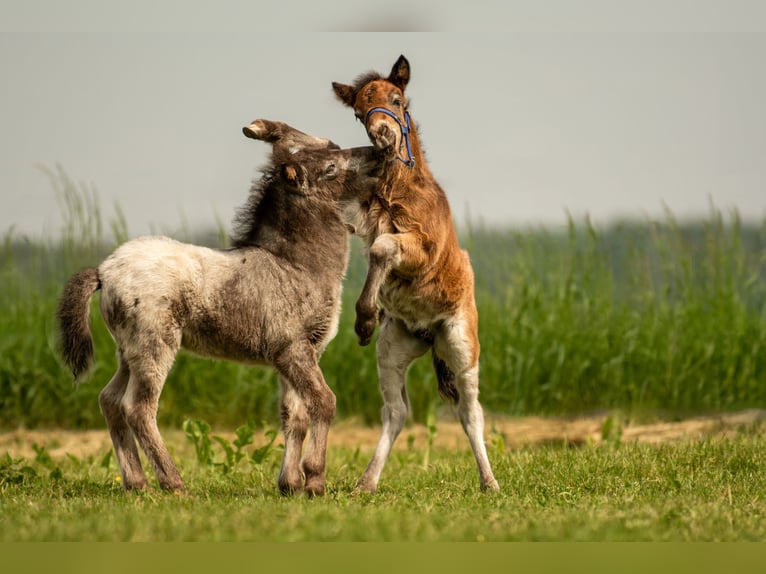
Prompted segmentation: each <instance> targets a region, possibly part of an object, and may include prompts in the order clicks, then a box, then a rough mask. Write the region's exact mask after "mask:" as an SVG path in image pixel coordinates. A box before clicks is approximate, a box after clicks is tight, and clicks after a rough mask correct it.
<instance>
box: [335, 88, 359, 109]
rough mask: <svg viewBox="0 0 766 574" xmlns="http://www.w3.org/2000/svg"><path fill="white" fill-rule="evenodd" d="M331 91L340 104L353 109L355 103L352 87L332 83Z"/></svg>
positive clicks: (354, 91) (354, 93) (354, 92)
mask: <svg viewBox="0 0 766 574" xmlns="http://www.w3.org/2000/svg"><path fill="white" fill-rule="evenodd" d="M332 90H333V92H335V96H336V97H337V98H338V99H339V100H340V101H341V102H343V103H344V104H346V105H347V106H350V107H352V108H353V107H354V102H356V90H355V89H354V88H353V86H348V85H346V84H340V83H338V82H333V83H332Z"/></svg>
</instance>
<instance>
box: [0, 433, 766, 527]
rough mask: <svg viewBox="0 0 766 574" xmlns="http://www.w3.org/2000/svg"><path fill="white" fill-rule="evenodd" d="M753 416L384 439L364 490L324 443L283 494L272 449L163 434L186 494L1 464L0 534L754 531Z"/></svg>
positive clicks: (85, 472) (81, 467)
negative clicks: (518, 439) (388, 446)
mask: <svg viewBox="0 0 766 574" xmlns="http://www.w3.org/2000/svg"><path fill="white" fill-rule="evenodd" d="M763 438H764V437H763V428H761V427H751V428H748V429H743V430H742V431H741V432H739V434H738V435H737V436H736V437H733V438H729V439H712V438H710V439H705V440H700V441H691V442H684V443H679V444H666V445H661V446H656V445H652V446H649V445H640V444H626V443H619V442H614V441H612V442H609V443H602V444H600V445H595V444H590V445H585V446H582V447H580V448H567V447H563V446H561V447H558V446H550V445H549V446H542V447H541V446H536V447H527V448H523V449H520V450H511V451H506V450H504V449H503V448H502V445H498V444H493V445H491V448H490V455H491V458H492V460H493V464H494V467H495V474H496V476H497V477H498V479H499V480H500V482H501V485H502V491H501V492H500V493H497V494H482V493H480V492H479V491H478V484H477V482H478V481H477V476H476V470H475V464H474V461H473V458H472V456H471V454H470V452H469V451H467V450H466V451H461V452H456V451H451V450H446V449H436V450H435V451H434V452H432V453H431V457H430V463H429V464H428V466H427V468H424V467H423V452H422V450H421V449H417V448H413V449H409V450H402V451H395V452H394V454H392V456H391V459H390V461H389V464H388V466H387V468H386V470H385V472H384V475H383V478H382V481H381V484H380V488H379V490H378V492H377V493H376V494H375V495H374V496H370V495H360V496H357V497H352V496H350V491H351V489H352V488H353V485H354V482H355V480H356V479H357V478H358V477H359V475H360V474H361V472H362V471H363V469H364V466H365V464H366V463H367V458H368V455H369V452H359V449H354V448H341V447H338V448H331V449H330V451H329V453H328V469H329V472H328V489H329V492H328V495H327V496H326V497H324V498H321V499H309V498H306V497H298V498H284V497H281V496H279V495H278V493H277V490H276V485H275V480H276V474H277V471H278V465H279V456H280V452H279V449H272V450H271V451H270V452H269V453H268V456H266V458H265V459H264V460H262V461H261V462H260V463H259V464H253V463H249V462H247V461H245V460H243V461H240V463H239V464H238V465H237V466H236V467H234V468H232V469H229V470H228V472H226V473H224V472H223V471H222V469H221V467H214V466H209V465H201V464H199V463H198V462H196V461H195V460H194V457H193V456H190V455H189V452H190V451H189V445H188V444H186V445H180V444H176V445H172V446H171V448H172V449H173V450H174V451H175V452H176V453H178V452H179V451H181V452H184V453H185V455H184V456H183V457H177V459H178V461H179V463H180V464H181V468H182V474H183V475H184V477H185V480H186V481H187V484H188V486H189V494H188V496H175V495H172V494H167V493H163V492H156V491H155V492H147V493H138V494H136V493H130V494H127V493H125V492H123V491H122V489H121V487H120V486H119V484H118V483H117V482H116V480H115V475H116V474H117V472H116V469H115V466H114V460H113V457H112V458H110V457H108V456H97V457H92V458H88V459H85V460H81V459H76V458H74V457H68V458H65V459H63V460H51V459H50V457H49V456H47V453H46V451H45V449H44V448H39V449H38V454H37V457H36V459H35V460H19V459H12V458H8V457H6V458H5V459H4V460H3V459H0V460H2V462H0V514H1V515H2V516H3V520H2V521H0V541H3V542H10V541H74V540H78V541H155V542H161V541H262V542H266V541H407V542H416V541H417V542H428V541H443V542H445V541H541V540H542V541H626V540H630V541H764V540H766V515H765V514H766V496H764V493H766V473H764V472H763V468H764V466H765V465H766V441H764V440H763Z"/></svg>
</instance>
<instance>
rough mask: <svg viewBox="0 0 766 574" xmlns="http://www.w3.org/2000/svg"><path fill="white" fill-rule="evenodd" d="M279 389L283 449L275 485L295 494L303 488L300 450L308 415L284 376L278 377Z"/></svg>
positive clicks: (282, 491)
mask: <svg viewBox="0 0 766 574" xmlns="http://www.w3.org/2000/svg"><path fill="white" fill-rule="evenodd" d="M279 387H280V390H281V408H280V415H281V419H282V432H283V433H284V435H285V451H284V453H283V455H282V467H281V468H280V469H279V477H278V478H277V485H278V486H279V491H280V492H281V493H282V494H297V493H299V492H301V491H302V490H303V479H304V477H303V472H302V471H301V467H300V462H301V451H302V449H303V440H304V439H305V438H306V433H307V432H308V428H309V415H308V413H307V412H306V405H304V404H303V399H301V397H300V396H299V395H298V393H297V392H296V391H295V389H294V388H293V386H292V384H291V383H290V382H289V381H287V380H286V379H285V378H284V377H279Z"/></svg>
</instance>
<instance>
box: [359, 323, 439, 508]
mask: <svg viewBox="0 0 766 574" xmlns="http://www.w3.org/2000/svg"><path fill="white" fill-rule="evenodd" d="M428 347H429V345H428V343H425V342H424V341H422V340H421V339H418V338H417V337H415V336H414V335H412V334H411V333H409V332H408V331H407V329H406V328H405V327H404V325H403V324H402V323H401V321H400V320H399V319H395V318H393V317H391V316H389V315H386V316H385V317H384V319H383V323H382V324H381V326H380V334H379V335H378V344H377V351H378V378H379V383H380V392H381V394H382V395H383V409H382V411H381V417H382V419H383V428H382V429H381V435H380V440H379V441H378V446H377V447H376V448H375V453H374V454H373V456H372V460H370V464H369V465H367V469H366V470H365V471H364V474H363V475H362V478H360V479H359V482H358V483H357V485H356V488H355V489H354V492H355V493H357V492H360V491H367V492H375V489H376V488H377V486H378V480H380V475H381V473H382V472H383V467H384V466H385V465H386V461H387V460H388V455H389V454H390V453H391V447H392V446H393V444H394V441H395V440H396V437H398V436H399V433H400V432H401V431H402V428H403V427H404V423H405V422H406V421H407V411H408V408H409V405H408V403H407V388H406V382H407V380H406V379H407V369H408V368H409V366H410V363H412V361H414V360H415V359H417V358H418V357H420V356H421V355H423V353H425V352H426V351H427V350H428Z"/></svg>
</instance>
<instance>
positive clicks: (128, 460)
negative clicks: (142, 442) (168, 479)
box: [98, 352, 147, 490]
mask: <svg viewBox="0 0 766 574" xmlns="http://www.w3.org/2000/svg"><path fill="white" fill-rule="evenodd" d="M129 378H130V369H129V368H128V364H127V363H126V362H125V359H124V357H123V356H122V352H120V353H119V366H118V368H117V372H116V373H115V374H114V377H112V380H111V381H109V384H107V385H106V387H104V390H102V391H101V394H99V396H98V401H99V404H100V405H101V412H102V413H103V414H104V418H105V419H106V425H107V427H108V428H109V435H110V436H111V438H112V444H113V445H114V454H115V456H116V457H117V463H118V464H119V465H120V474H121V475H122V485H123V487H124V488H125V490H133V489H142V488H146V486H147V481H146V475H145V474H144V471H143V469H142V468H141V460H140V459H139V458H138V448H137V447H136V439H135V437H134V436H133V431H132V430H130V426H128V423H127V421H126V420H125V415H124V413H123V411H122V398H123V395H124V394H125V389H127V386H128V380H129Z"/></svg>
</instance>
